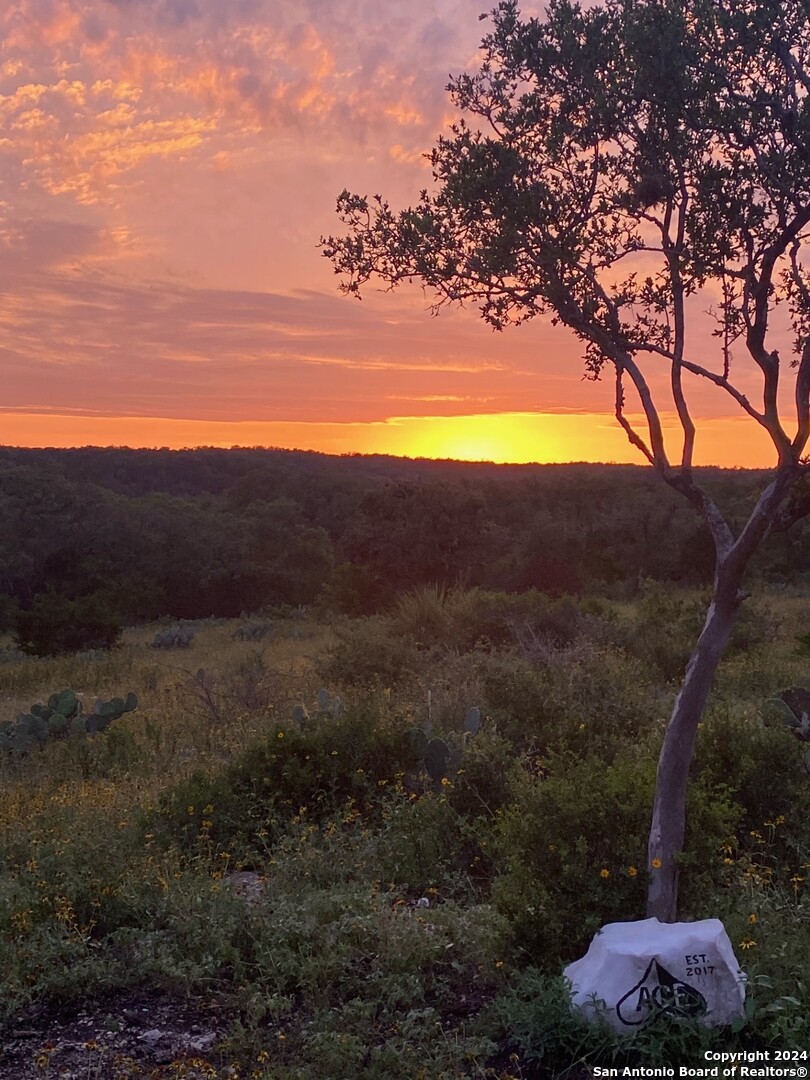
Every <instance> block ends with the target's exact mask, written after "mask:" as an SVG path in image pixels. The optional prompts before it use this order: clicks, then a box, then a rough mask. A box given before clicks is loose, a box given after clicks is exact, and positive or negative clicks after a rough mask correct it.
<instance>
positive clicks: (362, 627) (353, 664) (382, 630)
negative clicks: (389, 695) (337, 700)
mask: <svg viewBox="0 0 810 1080" xmlns="http://www.w3.org/2000/svg"><path fill="white" fill-rule="evenodd" d="M423 665H424V655H423V653H421V652H420V650H419V648H418V647H417V643H416V641H415V640H414V639H413V638H409V637H405V636H399V635H397V634H396V633H395V632H394V631H393V630H392V629H391V627H390V625H389V623H388V621H387V620H385V619H383V618H381V617H379V616H372V617H371V618H368V619H358V620H356V621H352V622H350V623H346V624H344V625H343V626H340V627H338V629H337V631H336V640H335V643H334V644H333V645H332V646H331V648H330V649H329V651H328V652H327V654H326V656H325V657H324V658H323V659H322V660H321V662H320V663H319V666H318V671H319V674H320V677H321V678H322V679H323V681H324V682H326V683H327V684H329V685H337V686H369V685H378V686H384V687H393V686H398V685H399V684H400V683H401V682H403V681H404V680H406V679H408V678H412V677H413V676H414V675H415V674H416V672H418V671H419V670H420V669H421V668H422V667H423Z"/></svg>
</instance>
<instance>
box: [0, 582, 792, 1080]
mask: <svg viewBox="0 0 810 1080" xmlns="http://www.w3.org/2000/svg"><path fill="white" fill-rule="evenodd" d="M749 603H750V612H748V613H747V614H746V617H745V618H744V619H743V621H742V623H741V625H740V628H739V631H738V635H737V638H736V639H735V643H734V645H733V648H732V652H731V654H730V656H729V658H728V659H727V660H726V661H725V662H724V665H723V667H722V670H721V673H720V677H719V679H718V684H717V687H716V690H715V693H714V696H713V700H712V704H711V707H710V709H709V711H708V714H707V716H706V718H705V722H704V725H703V728H702V730H701V734H700V740H699V749H698V757H697V761H696V764H695V770H694V777H693V782H692V785H691V787H692V792H691V796H690V797H691V805H690V832H689V838H688V850H687V852H686V854H685V858H684V870H683V879H684V890H683V904H684V910H683V916H684V917H685V918H702V917H708V916H719V917H721V918H723V919H724V920H725V922H726V925H727V928H728V930H729V933H730V935H731V938H732V942H733V944H734V946H735V949H736V951H737V955H738V957H739V958H740V960H741V962H742V964H743V967H744V968H745V969H746V970H747V971H748V973H749V1001H748V1011H749V1019H748V1022H747V1023H746V1024H744V1025H740V1027H739V1030H735V1031H728V1030H725V1031H719V1032H718V1031H716V1032H706V1031H704V1030H703V1029H699V1028H695V1027H692V1026H689V1025H684V1024H670V1025H668V1026H667V1025H657V1026H656V1027H655V1028H654V1029H651V1030H649V1031H646V1032H644V1033H642V1034H640V1035H638V1036H636V1037H634V1039H632V1040H627V1039H625V1040H623V1041H622V1040H619V1039H618V1038H617V1037H614V1036H612V1035H610V1034H609V1033H607V1032H606V1031H604V1030H601V1029H594V1028H590V1029H589V1028H585V1027H583V1026H582V1025H581V1024H580V1023H579V1022H578V1021H577V1020H576V1019H575V1018H573V1017H571V1016H570V1014H569V1010H568V1005H567V1002H566V998H565V992H564V987H563V986H562V983H561V980H560V972H561V970H562V966H563V964H564V963H567V962H568V961H570V960H572V959H574V958H576V956H578V955H581V953H582V951H584V948H585V947H586V946H587V942H588V940H589V939H590V937H591V935H592V934H593V933H594V932H595V930H596V929H598V927H599V926H600V925H602V924H603V923H605V922H609V921H615V920H618V919H633V918H639V917H642V916H643V906H644V889H645V878H646V868H645V857H646V856H645V844H646V829H647V827H648V816H649V807H650V799H651V793H652V784H653V779H654V771H655V761H656V756H657V747H658V745H659V743H660V737H661V732H662V728H663V723H664V721H665V718H666V716H667V715H668V710H669V707H670V706H671V702H672V699H673V696H674V693H675V691H676V689H677V672H678V669H679V665H682V663H683V659H684V655H685V654H684V650H688V645H689V642H690V641H691V640H692V637H693V633H694V627H695V625H696V619H697V614H696V610H697V607H698V598H696V597H695V596H694V595H692V594H686V593H680V592H677V591H675V590H666V589H663V588H662V587H657V588H652V587H650V588H649V589H648V590H647V591H646V592H645V593H644V594H643V595H642V596H641V598H640V599H639V600H638V601H637V602H634V603H633V604H626V605H623V606H618V605H615V604H610V603H608V602H606V601H601V600H594V601H590V602H582V601H580V602H577V603H574V602H570V601H558V602H551V601H547V600H545V599H544V598H542V597H540V596H537V595H535V596H534V597H529V598H524V599H523V600H515V599H514V598H512V599H511V600H510V599H509V598H505V597H503V596H490V595H487V594H483V593H480V592H475V591H472V592H467V593H450V594H445V593H440V592H436V591H435V590H434V591H432V592H431V591H430V590H425V591H423V592H422V593H421V594H418V595H415V596H413V597H410V598H407V599H406V600H405V601H403V602H402V603H401V604H400V606H399V608H398V609H397V610H396V611H395V612H394V613H392V615H391V616H389V617H387V618H380V617H377V618H371V619H365V620H354V621H349V620H344V621H337V622H335V621H332V622H327V621H326V620H323V621H319V620H318V619H317V618H315V617H314V616H308V617H306V618H273V619H272V620H271V621H272V622H273V625H274V632H273V634H272V635H271V636H269V637H267V638H265V639H263V640H261V641H258V640H257V641H245V640H239V639H238V638H236V637H234V633H235V631H236V630H237V629H238V628H239V626H240V625H241V624H240V623H239V622H238V621H231V622H225V621H221V620H219V621H214V620H211V621H208V622H204V623H200V624H197V625H196V636H195V638H194V640H193V642H192V644H191V645H190V647H188V648H186V649H176V650H161V649H155V648H152V647H151V645H150V642H151V641H152V639H153V637H154V634H155V632H156V630H157V629H158V627H157V626H148V627H137V628H132V629H130V630H128V631H127V632H126V633H125V636H124V642H123V645H122V647H121V648H119V649H117V650H115V651H113V652H110V653H107V654H100V655H93V656H89V657H82V656H81V655H79V656H77V657H63V658H53V659H39V660H37V659H32V658H18V657H15V656H14V655H13V653H11V652H6V653H5V654H3V655H4V662H3V663H2V664H0V696H1V697H2V703H3V715H4V716H5V717H7V718H13V717H14V716H15V715H16V714H17V713H18V712H20V711H22V710H27V709H29V708H30V706H31V704H32V702H34V701H41V700H44V699H46V698H47V697H48V696H49V695H50V694H52V693H54V692H56V691H61V690H63V689H66V688H72V689H74V690H75V691H76V692H77V693H80V694H81V695H82V697H83V699H84V701H85V705H86V706H89V705H91V704H92V702H93V700H94V698H95V697H97V696H100V697H104V698H107V697H111V696H114V695H120V694H126V693H127V692H128V691H135V692H136V693H137V694H138V696H139V699H140V701H139V707H138V709H137V710H136V711H135V712H133V713H129V714H127V715H125V716H123V717H121V718H120V719H119V720H116V721H115V722H114V724H113V725H112V726H111V727H110V728H109V729H108V730H107V731H106V732H104V733H103V734H100V735H96V736H92V737H91V736H86V735H83V736H82V735H73V736H71V737H70V738H67V739H60V740H50V741H49V742H48V743H47V744H46V745H45V746H44V747H43V748H42V749H37V750H34V751H33V752H31V753H29V754H24V755H14V754H10V753H7V754H5V755H4V757H3V759H2V760H0V771H2V780H3V790H4V798H3V800H2V802H0V844H2V853H3V861H2V871H0V897H1V898H2V903H1V904H0V928H1V929H2V935H1V936H0V940H1V941H2V944H1V945H0V983H1V985H2V994H0V1012H1V1013H2V1022H3V1025H4V1028H3V1030H4V1031H5V1032H6V1042H5V1045H6V1059H5V1065H4V1059H2V1058H0V1069H2V1068H3V1067H5V1068H6V1069H7V1072H6V1073H5V1074H2V1075H8V1076H9V1077H11V1076H20V1077H23V1076H27V1075H29V1074H30V1075H32V1076H33V1075H42V1076H53V1077H55V1076H58V1075H60V1071H59V1069H60V1060H61V1059H60V1056H59V1053H60V1051H59V1050H58V1047H51V1048H49V1046H50V1044H49V1042H48V1037H47V1035H48V1030H49V1026H50V1028H51V1030H55V1029H56V1027H57V1026H58V1025H59V1023H61V1022H62V1020H63V1019H64V1018H68V1017H70V1016H73V1015H74V1014H75V1013H76V1010H79V1009H83V1010H85V1012H86V1014H87V1015H88V1016H90V1017H91V1019H92V1022H93V1023H95V1024H96V1026H98V1025H99V1024H101V1025H102V1026H103V1024H104V1022H107V1023H108V1026H109V1025H113V1027H114V1025H115V1024H116V1023H118V1020H117V1019H116V1016H117V1014H116V1012H115V1003H116V1002H117V1001H119V1000H125V999H126V1000H132V996H133V995H135V996H136V998H137V1000H138V1001H140V1002H144V1003H146V1004H145V1005H144V1008H153V1009H154V1010H155V1015H160V1016H162V1017H164V1021H163V1023H164V1026H165V1023H167V1022H168V1021H166V1020H165V1016H166V1009H167V1008H168V1009H169V1012H170V1014H171V1013H172V1012H173V1013H174V1015H176V1017H178V1018H180V1017H183V1018H185V1019H184V1021H183V1022H184V1023H185V1024H186V1026H187V1027H188V1026H189V1025H190V1024H191V1021H189V1020H188V1010H189V1006H190V1005H191V1006H193V1008H194V1010H196V1012H195V1015H198V1016H199V1017H203V1018H204V1020H201V1021H200V1022H201V1023H202V1026H203V1029H205V1028H206V1025H208V1027H209V1028H210V1029H211V1031H212V1032H215V1034H216V1039H213V1038H212V1039H210V1040H208V1041H207V1042H205V1046H204V1051H203V1050H194V1051H192V1050H190V1049H189V1048H188V1046H190V1045H191V1043H189V1044H188V1046H186V1047H185V1049H183V1048H182V1047H181V1049H180V1050H179V1051H178V1052H177V1054H175V1055H174V1056H171V1055H170V1058H169V1059H168V1060H161V1059H160V1056H159V1055H158V1056H157V1057H155V1055H152V1056H151V1057H150V1056H149V1054H147V1053H146V1051H145V1050H144V1053H143V1054H141V1055H139V1054H135V1055H133V1054H128V1055H125V1054H119V1055H118V1056H117V1058H116V1057H115V1055H114V1054H113V1053H112V1051H109V1052H108V1053H106V1056H105V1055H104V1053H103V1049H104V1046H103V1045H102V1044H101V1043H99V1042H98V1040H97V1039H96V1038H95V1037H94V1038H90V1039H88V1040H86V1041H87V1043H88V1045H89V1047H90V1048H89V1049H86V1050H84V1051H81V1047H80V1048H79V1049H78V1050H77V1049H76V1047H75V1046H74V1051H73V1052H74V1057H73V1058H72V1059H71V1060H72V1061H73V1064H72V1065H71V1067H72V1068H74V1072H73V1073H71V1074H70V1075H75V1076H79V1075H81V1076H88V1077H92V1076H96V1077H106V1076H111V1077H113V1076H114V1077H122V1078H123V1077H125V1076H154V1077H169V1076H172V1077H173V1076H210V1077H217V1078H219V1077H225V1076H252V1077H256V1078H261V1080H275V1078H278V1080H281V1078H284V1080H292V1078H296V1080H297V1078H301V1080H304V1078H308V1077H314V1076H318V1077H322V1078H327V1077H335V1078H343V1077H346V1078H350V1077H354V1076H361V1075H362V1076H369V1077H379V1078H383V1077H385V1078H387V1077H404V1078H411V1077H413V1078H417V1077H421V1078H424V1080H433V1078H436V1080H439V1078H444V1077H448V1078H449V1077H468V1076H469V1077H476V1076H477V1077H491V1078H497V1077H502V1078H506V1077H531V1076H547V1075H562V1074H564V1073H565V1072H566V1071H567V1070H569V1069H570V1068H575V1069H579V1070H580V1071H581V1070H582V1069H583V1068H586V1067H587V1066H592V1065H594V1064H603V1065H604V1064H614V1063H616V1062H619V1063H622V1062H627V1063H639V1064H645V1065H651V1064H656V1063H658V1064H662V1063H663V1064H671V1063H673V1062H674V1063H675V1064H678V1063H680V1062H686V1061H687V1060H690V1061H692V1060H694V1062H695V1063H699V1055H700V1052H701V1051H702V1049H704V1048H706V1047H710V1046H716V1047H718V1048H721V1049H724V1050H726V1049H729V1048H734V1047H741V1048H747V1047H748V1048H750V1047H773V1048H780V1049H785V1048H790V1047H795V1048H799V1049H800V1048H802V1046H804V1048H805V1049H806V1048H807V1045H808V1035H809V1034H810V1021H808V1019H807V1017H808V1006H809V1005H810V991H809V990H808V985H807V975H806V972H807V971H808V970H810V901H808V899H807V892H806V889H807V886H806V883H805V878H806V877H807V871H808V869H810V824H809V823H808V810H810V775H808V773H807V771H806V769H805V766H804V763H803V758H802V749H803V748H802V746H801V745H800V744H799V743H797V742H796V740H794V739H793V738H791V736H790V734H789V732H787V731H786V730H785V729H783V728H780V727H776V726H765V725H764V724H763V722H762V719H761V715H760V713H761V707H762V705H763V703H764V701H765V700H766V698H768V697H769V696H770V695H771V694H773V693H775V692H776V691H778V690H780V689H783V688H785V687H787V686H791V685H804V684H806V683H807V682H808V673H807V666H808V659H807V658H806V657H804V656H803V655H802V653H801V647H800V646H799V645H798V644H797V641H796V635H797V634H800V633H801V632H802V631H803V628H804V622H805V615H806V602H805V600H804V599H803V598H802V597H801V596H798V595H796V596H792V595H789V594H788V593H787V592H781V593H778V594H773V595H770V596H767V597H763V598H761V599H759V600H757V601H752V602H749ZM322 687H323V688H326V690H327V691H328V700H327V698H326V696H324V695H322V696H321V699H320V701H319V699H318V692H319V690H320V689H321V688H322ZM337 695H339V696H340V699H341V705H340V706H338V705H337V704H336V702H335V697H336V696H337ZM301 704H303V706H304V709H305V712H306V716H305V717H304V715H303V713H302V711H301V710H300V709H299V710H298V711H297V712H295V710H296V706H297V705H301ZM473 706H475V707H478V708H479V709H480V712H481V715H482V722H481V728H480V731H478V733H477V734H475V735H474V736H471V735H469V734H465V733H464V719H465V714H466V713H467V710H469V709H470V708H471V707H473ZM294 715H295V718H294ZM428 727H429V731H428V735H429V737H431V738H437V737H441V738H442V740H443V743H444V745H445V746H446V748H447V751H448V755H449V759H448V761H447V767H446V769H445V775H444V777H443V778H438V777H436V776H434V777H433V778H431V776H430V775H429V773H428V771H427V770H426V768H425V757H424V755H425V743H426V741H427V736H426V735H425V730H426V729H428ZM127 995H129V997H127ZM161 1010H162V1011H161ZM111 1017H112V1019H110V1018H111ZM212 1017H215V1019H212ZM91 1026H92V1025H91ZM28 1029H30V1032H31V1034H30V1035H28V1036H27V1038H28V1042H27V1043H25V1040H24V1039H23V1041H22V1042H21V1041H20V1036H19V1033H20V1031H23V1032H24V1031H25V1030H28ZM88 1030H89V1028H88ZM93 1030H95V1029H93ZM63 1041H64V1040H63ZM74 1042H75V1040H74ZM192 1042H193V1040H192ZM23 1044H24V1046H25V1053H24V1055H23V1056H20V1055H21V1054H22V1051H21V1050H20V1046H22V1045H23ZM90 1044H93V1045H90ZM77 1045H78V1044H77ZM143 1045H144V1046H146V1044H143ZM10 1047H12V1048H13V1051H14V1053H13V1054H12V1055H11V1056H9V1053H10V1051H9V1048H10ZM82 1053H84V1057H82ZM14 1055H17V1056H16V1057H15V1056H14ZM23 1064H24V1069H26V1070H29V1072H25V1071H21V1070H23ZM14 1070H16V1071H14ZM82 1070H83V1071H82ZM63 1075H67V1074H63Z"/></svg>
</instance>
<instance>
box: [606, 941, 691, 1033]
mask: <svg viewBox="0 0 810 1080" xmlns="http://www.w3.org/2000/svg"><path fill="white" fill-rule="evenodd" d="M705 1012H706V999H705V998H704V996H703V994H701V993H700V991H698V990H695V988H694V987H693V986H689V985H688V984H687V983H685V982H681V980H680V979H676V978H675V976H674V975H672V974H671V973H670V972H669V971H667V969H666V968H665V967H663V965H661V964H659V963H658V961H657V960H656V959H655V958H653V959H652V960H650V962H649V964H648V965H647V970H646V971H645V972H644V974H643V975H642V977H641V978H640V979H639V981H638V982H637V983H636V985H635V986H634V987H633V988H632V990H628V992H627V993H626V994H625V995H624V997H623V998H621V999H620V1000H619V1001H618V1002H617V1004H616V1015H617V1016H618V1017H619V1019H620V1020H621V1022H622V1023H623V1024H627V1025H628V1027H637V1026H638V1025H639V1024H644V1023H646V1021H647V1020H650V1019H657V1018H658V1017H659V1016H663V1015H664V1014H665V1013H668V1014H669V1015H671V1016H686V1017H692V1018H694V1017H697V1016H703V1014H704V1013H705Z"/></svg>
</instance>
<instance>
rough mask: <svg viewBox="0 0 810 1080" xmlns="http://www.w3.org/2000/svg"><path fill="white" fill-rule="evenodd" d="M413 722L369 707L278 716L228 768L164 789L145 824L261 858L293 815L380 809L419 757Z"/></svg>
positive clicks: (161, 833) (162, 833) (194, 845)
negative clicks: (300, 720)
mask: <svg viewBox="0 0 810 1080" xmlns="http://www.w3.org/2000/svg"><path fill="white" fill-rule="evenodd" d="M411 730H412V729H411V726H410V724H409V723H408V722H407V721H406V720H402V719H398V718H396V717H392V718H389V719H385V718H382V719H378V720H377V721H376V722H375V721H374V718H373V716H372V715H371V714H370V712H369V711H368V709H364V708H362V707H360V708H355V709H354V710H350V711H348V712H347V713H345V714H344V715H342V716H340V717H338V718H337V719H321V720H316V721H311V722H308V723H307V724H306V725H303V726H300V727H299V726H296V725H295V724H294V723H292V722H290V723H287V724H283V723H277V724H276V725H274V727H273V728H271V730H270V732H269V734H268V736H267V738H266V739H265V740H263V741H262V742H258V743H255V744H254V745H252V746H251V747H249V748H248V749H247V750H246V751H245V752H244V753H243V754H242V755H241V757H240V758H239V759H238V760H237V761H236V762H235V763H234V764H232V765H230V766H229V767H228V768H227V769H225V770H224V771H223V772H222V773H218V774H215V775H213V776H210V775H206V774H203V773H195V774H194V775H192V776H191V777H190V778H189V779H188V780H185V781H183V782H182V783H180V784H179V785H177V787H175V788H173V789H172V790H171V791H170V792H169V793H168V794H166V795H164V796H163V798H162V799H161V801H160V804H159V808H158V811H157V813H156V815H153V816H150V817H149V818H147V820H146V822H145V826H144V827H145V828H146V829H147V830H148V831H152V832H154V833H155V834H156V835H157V836H158V837H159V838H160V839H161V840H162V841H163V842H165V843H174V844H178V845H179V846H180V847H181V848H183V849H185V850H195V851H198V850H202V851H208V852H211V853H214V852H222V851H229V852H231V853H233V854H234V855H238V857H240V858H241V859H243V860H244V859H245V858H248V859H249V858H251V857H252V858H253V859H257V858H259V857H260V856H261V855H262V854H263V853H266V851H267V849H268V847H269V846H270V845H271V844H272V843H273V841H274V840H275V838H276V837H277V836H278V835H279V833H280V831H281V830H282V829H283V827H284V826H285V824H286V823H287V822H289V821H290V820H292V819H294V818H299V819H300V818H302V817H304V816H306V819H307V820H308V821H313V822H317V821H322V820H324V819H325V818H327V817H328V816H329V815H330V814H333V813H335V812H336V811H337V810H340V809H343V808H347V807H348V808H351V809H352V811H353V812H354V813H356V814H370V813H374V812H376V811H377V810H378V809H379V803H380V796H381V794H382V789H383V788H385V787H387V786H388V785H393V784H395V783H397V781H398V780H399V779H401V777H402V776H403V775H404V773H405V772H407V771H409V770H413V769H415V768H416V767H417V765H418V760H419V759H418V755H417V752H416V749H415V747H414V743H413V741H412V739H411Z"/></svg>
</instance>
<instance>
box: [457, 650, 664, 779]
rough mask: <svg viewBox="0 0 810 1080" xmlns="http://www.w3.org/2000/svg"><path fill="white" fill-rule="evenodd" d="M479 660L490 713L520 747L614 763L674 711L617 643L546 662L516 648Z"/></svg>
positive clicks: (509, 737) (487, 710)
mask: <svg viewBox="0 0 810 1080" xmlns="http://www.w3.org/2000/svg"><path fill="white" fill-rule="evenodd" d="M476 665H477V669H478V675H479V678H480V682H481V686H482V691H483V693H482V701H481V705H482V707H483V708H484V711H485V712H486V714H487V715H488V716H490V717H491V718H492V720H493V722H494V724H495V726H496V728H497V731H498V732H499V733H500V734H501V735H503V736H504V737H505V738H506V739H508V740H509V741H510V742H511V743H512V744H513V745H514V746H515V747H516V748H518V749H520V750H523V749H529V748H530V749H539V750H540V751H541V752H544V753H545V752H547V751H548V750H550V749H552V748H556V749H570V750H574V751H576V752H577V753H581V754H588V753H597V754H600V755H601V756H603V757H604V758H605V759H606V760H612V758H613V757H614V756H615V755H616V754H618V753H621V752H623V750H624V748H625V747H627V746H628V745H635V744H637V743H638V741H639V739H644V738H646V736H647V734H648V733H649V732H650V731H652V730H653V725H654V721H655V720H656V719H660V718H662V717H663V716H664V715H666V713H667V712H668V711H669V703H668V702H667V701H666V700H665V699H663V698H662V695H661V691H660V689H659V688H658V687H657V686H656V685H655V683H654V682H652V681H651V679H650V677H649V675H648V674H647V673H646V672H645V670H644V667H643V665H642V664H641V663H640V662H639V661H638V660H636V659H635V658H634V657H631V656H627V655H626V654H625V653H623V652H622V651H621V650H619V649H617V648H615V647H614V646H604V647H601V648H600V647H591V646H587V645H586V646H583V647H582V648H575V649H573V650H571V652H570V653H568V654H566V653H562V654H560V656H559V657H558V658H557V659H556V660H555V661H554V662H549V663H546V664H542V665H535V664H531V663H530V662H529V661H528V660H525V659H523V658H521V657H520V656H518V655H516V654H514V653H500V654H496V655H493V656H479V657H478V658H477V659H476Z"/></svg>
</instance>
